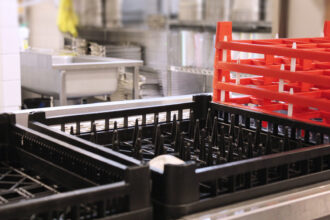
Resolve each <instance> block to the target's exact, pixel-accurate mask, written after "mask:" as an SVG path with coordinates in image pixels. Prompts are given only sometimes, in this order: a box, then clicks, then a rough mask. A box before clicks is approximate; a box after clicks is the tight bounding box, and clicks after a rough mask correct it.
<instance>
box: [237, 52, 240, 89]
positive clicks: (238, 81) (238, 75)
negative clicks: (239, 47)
mask: <svg viewBox="0 0 330 220" xmlns="http://www.w3.org/2000/svg"><path fill="white" fill-rule="evenodd" d="M240 62H241V61H240V58H239V57H238V58H237V64H239V63H240ZM240 83H241V74H240V73H238V72H236V85H239V84H240Z"/></svg>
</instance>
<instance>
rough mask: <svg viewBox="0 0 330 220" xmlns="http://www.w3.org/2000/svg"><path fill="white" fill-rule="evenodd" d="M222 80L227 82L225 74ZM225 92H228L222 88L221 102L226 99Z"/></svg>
mask: <svg viewBox="0 0 330 220" xmlns="http://www.w3.org/2000/svg"><path fill="white" fill-rule="evenodd" d="M222 82H226V78H225V77H224V76H223V77H222ZM225 92H226V91H225V90H221V94H220V101H221V102H224V101H225V95H226V94H225Z"/></svg>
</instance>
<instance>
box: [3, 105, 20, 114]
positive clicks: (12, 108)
mask: <svg viewBox="0 0 330 220" xmlns="http://www.w3.org/2000/svg"><path fill="white" fill-rule="evenodd" d="M18 110H20V108H19V107H18V106H0V113H1V112H14V111H18Z"/></svg>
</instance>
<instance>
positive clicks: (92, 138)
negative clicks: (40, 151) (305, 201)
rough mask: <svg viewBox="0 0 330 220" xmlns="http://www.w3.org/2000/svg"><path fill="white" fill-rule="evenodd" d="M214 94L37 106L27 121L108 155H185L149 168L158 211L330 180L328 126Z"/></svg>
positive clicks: (169, 214) (166, 214) (181, 210)
mask: <svg viewBox="0 0 330 220" xmlns="http://www.w3.org/2000/svg"><path fill="white" fill-rule="evenodd" d="M210 99H211V97H210V96H207V95H200V96H195V97H194V100H193V101H192V102H183V103H178V104H172V105H160V106H153V107H145V108H128V109H120V110H117V111H116V110H114V111H103V112H95V113H86V114H74V115H62V116H55V117H45V113H43V112H39V113H33V114H32V115H30V123H29V126H30V127H31V128H33V129H36V130H38V131H41V132H43V133H46V134H48V135H50V136H53V137H55V138H58V139H60V140H62V141H65V142H68V143H70V144H74V145H77V146H80V147H83V148H84V149H85V148H86V149H87V148H88V150H89V151H91V152H94V153H96V152H99V153H101V155H102V156H105V157H107V155H106V154H107V153H106V151H107V149H112V150H114V151H118V152H120V153H122V154H127V155H128V156H130V157H135V158H137V159H140V160H142V161H144V162H148V161H149V160H150V159H152V158H154V157H155V156H157V155H161V154H165V153H166V154H172V155H174V156H177V157H179V158H181V159H182V160H184V161H186V163H185V164H184V165H165V167H164V172H160V171H159V170H155V169H153V168H151V170H152V181H153V187H152V194H151V196H152V199H153V204H154V210H155V213H156V216H157V217H158V218H160V217H162V218H178V217H181V216H184V215H186V214H191V213H194V212H199V211H203V210H207V209H211V208H216V207H219V206H222V205H226V204H231V203H235V202H240V201H244V200H248V199H251V198H255V197H259V196H263V195H267V194H271V193H275V192H281V191H283V190H289V189H293V188H296V187H302V186H305V185H308V184H313V183H318V182H321V181H326V180H328V179H329V174H328V171H329V170H328V169H329V166H328V165H329V156H328V153H329V149H328V148H329V144H328V143H329V140H328V134H329V128H327V127H322V126H318V125H313V124H308V123H303V122H299V121H295V120H289V119H283V118H280V117H276V116H271V115H267V114H260V113H256V112H253V111H246V110H243V109H239V108H235V107H228V106H225V105H220V104H216V103H212V102H210ZM75 136H76V137H75ZM77 137H78V138H77ZM102 146H103V148H102ZM109 158H111V157H109Z"/></svg>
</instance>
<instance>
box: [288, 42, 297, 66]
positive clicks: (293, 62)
mask: <svg viewBox="0 0 330 220" xmlns="http://www.w3.org/2000/svg"><path fill="white" fill-rule="evenodd" d="M292 49H297V43H296V42H294V43H293V44H292ZM290 71H291V72H296V58H291V66H290Z"/></svg>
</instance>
